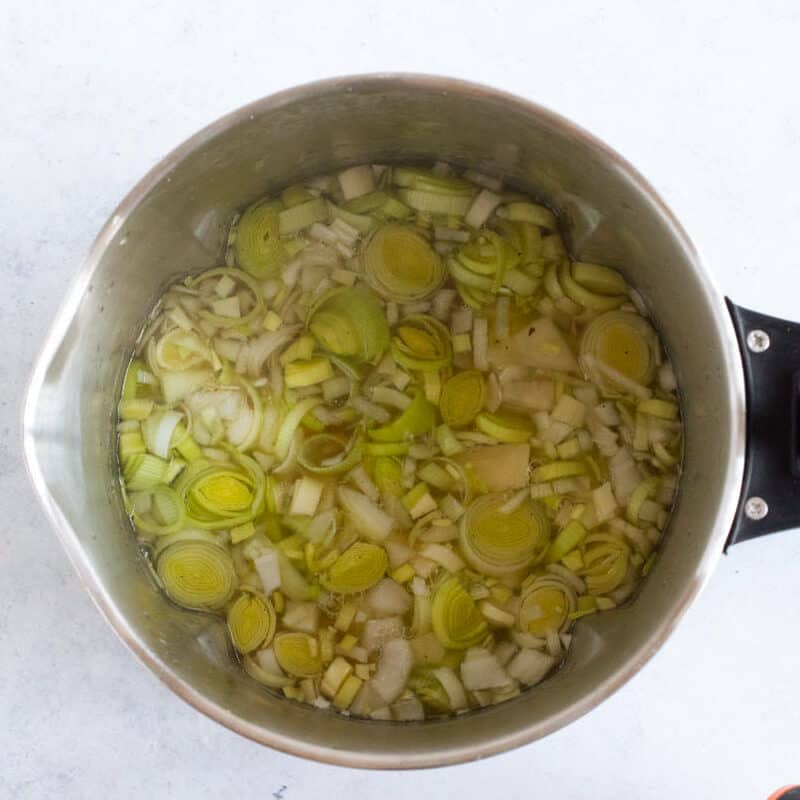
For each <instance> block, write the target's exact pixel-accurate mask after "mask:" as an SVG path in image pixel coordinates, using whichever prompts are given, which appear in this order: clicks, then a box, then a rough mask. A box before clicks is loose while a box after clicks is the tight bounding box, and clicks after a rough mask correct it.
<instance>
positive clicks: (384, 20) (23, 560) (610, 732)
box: [0, 0, 800, 800]
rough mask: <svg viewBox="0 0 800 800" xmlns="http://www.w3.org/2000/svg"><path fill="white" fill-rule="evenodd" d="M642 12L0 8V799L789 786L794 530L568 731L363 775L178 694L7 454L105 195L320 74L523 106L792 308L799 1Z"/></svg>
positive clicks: (737, 559)
mask: <svg viewBox="0 0 800 800" xmlns="http://www.w3.org/2000/svg"><path fill="white" fill-rule="evenodd" d="M654 5H655V4H651V3H642V2H635V3H633V2H609V3H604V4H598V3H597V2H594V1H592V2H566V1H565V2H560V3H546V4H545V3H542V4H535V3H531V2H520V3H517V4H513V3H501V2H492V1H491V0H484V1H483V2H480V3H473V2H471V1H468V0H461V1H460V2H435V0H434V2H431V1H430V0H427V1H426V2H416V0H413V1H412V0H406V2H403V3H386V4H384V3H377V2H374V3H367V2H354V0H343V1H342V2H338V3H331V2H328V3H311V2H304V1H303V0H292V2H287V3H271V2H263V0H262V1H261V2H240V3H231V4H224V3H217V2H199V1H198V0H195V2H188V1H187V0H181V1H180V2H172V3H159V2H155V0H152V1H151V2H146V3H125V4H122V3H114V2H110V3H109V2H83V3H73V4H70V3H63V2H55V1H54V0H48V1H47V2H43V1H41V0H40V1H39V2H34V1H33V0H30V1H29V2H26V3H21V2H20V3H17V2H14V0H11V2H10V3H8V2H6V3H4V4H2V12H1V13H0V85H2V87H3V98H2V104H0V175H2V187H1V188H0V279H1V280H2V292H1V293H0V320H2V330H3V334H4V340H5V342H4V343H5V347H4V354H3V357H2V358H0V519H2V523H0V797H3V798H6V797H8V798H26V799H27V798H37V799H38V798H56V797H57V798H59V800H71V799H72V798H104V797H113V798H128V797H153V798H162V797H174V798H190V797H191V798H212V797H232V796H236V797H243V798H244V797H254V798H271V797H272V796H275V797H282V798H285V799H286V800H295V799H296V798H297V799H299V798H304V799H305V798H320V797H324V796H329V795H330V796H336V797H358V798H373V797H381V798H384V800H389V798H405V797H411V796H422V797H459V798H464V800H466V799H467V798H478V797H485V796H490V795H498V796H501V797H503V798H508V800H511V799H512V798H523V797H524V798H530V797H542V796H548V797H558V798H587V797H591V798H594V799H595V800H605V798H609V799H610V798H623V797H624V798H637V800H638V799H642V798H666V797H681V798H705V797H711V796H714V797H725V798H730V799H731V800H733V799H734V798H766V797H767V795H768V794H769V793H770V791H772V790H774V789H776V788H777V787H779V786H781V785H784V784H786V783H790V782H792V781H794V782H798V781H800V702H798V700H800V697H799V695H800V690H799V689H798V687H799V686H800V677H799V676H800V672H798V664H800V637H798V636H797V620H798V619H799V618H800V592H798V591H797V585H798V576H799V575H800V533H798V532H791V533H786V534H782V535H777V536H773V537H770V538H768V539H766V540H764V541H761V542H755V543H750V544H746V545H743V546H740V547H737V548H734V549H733V550H732V551H731V554H730V555H729V556H728V557H727V558H725V559H723V560H722V561H721V563H720V565H719V567H718V570H717V572H716V574H715V576H714V578H713V579H712V582H711V584H710V586H709V588H708V589H707V591H706V592H705V594H703V596H702V597H701V598H700V599H699V601H698V602H697V603H696V605H695V606H694V607H693V608H692V609H691V611H690V612H689V614H688V615H687V617H686V619H685V622H684V623H683V624H682V625H681V627H680V628H679V630H678V631H677V633H676V634H675V635H674V637H673V638H672V639H671V641H670V642H669V643H668V644H667V646H666V647H665V648H664V649H663V651H662V652H661V653H660V654H659V655H658V656H657V657H656V658H655V659H654V660H653V662H652V663H651V664H650V665H649V666H648V667H647V668H646V669H645V670H644V671H643V672H642V673H641V674H640V675H639V676H638V677H637V678H635V679H634V680H633V681H632V682H631V683H630V684H628V685H627V686H626V687H625V688H624V689H623V690H622V691H620V692H619V693H618V694H617V695H616V696H614V697H613V698H611V699H610V700H609V701H607V702H606V703H605V704H604V705H603V706H601V707H600V708H599V709H598V710H596V711H594V712H593V713H591V714H590V715H589V716H588V717H585V718H584V719H582V720H580V721H578V722H577V723H575V724H573V725H572V726H570V727H569V728H567V729H565V730H563V731H561V732H560V733H558V734H556V735H554V736H552V737H550V738H548V739H546V740H544V741H542V742H539V743H537V744H534V745H532V746H530V747H527V748H523V749H521V750H518V751H516V752H513V753H510V754H506V755H502V756H499V757H496V758H493V759H491V760H489V761H487V762H484V763H480V764H472V765H466V766H461V767H455V768H449V769H443V770H437V771H433V772H429V773H426V774H419V773H417V774H411V773H399V772H398V773H369V772H361V771H355V770H342V769H335V768H332V767H326V766H321V765H317V764H311V763H305V762H302V761H299V760H297V759H294V758H290V757H287V756H284V755H281V754H278V753H275V752H271V751H269V750H266V749H264V748H261V747H259V746H257V745H255V744H252V743H251V742H249V741H246V740H244V739H241V738H239V737H237V736H235V735H234V734H232V733H230V732H229V731H227V730H226V729H223V728H221V727H220V726H218V725H216V724H215V723H212V722H211V721H209V720H207V719H205V718H204V717H201V716H200V715H199V714H197V713H196V712H195V711H193V710H192V709H190V708H189V707H188V706H186V705H184V704H183V703H182V702H181V701H180V700H178V699H177V698H176V697H174V696H173V695H172V694H171V693H170V692H168V691H167V689H165V688H164V687H163V686H162V685H161V684H160V683H159V682H158V681H157V680H156V678H155V677H154V676H153V675H151V674H150V673H149V672H148V671H147V670H146V669H145V668H144V667H143V666H141V665H140V664H139V663H138V662H137V661H136V660H135V659H134V658H133V657H132V656H131V655H130V654H129V653H128V652H127V651H126V650H125V649H124V648H123V647H122V645H121V644H120V643H119V642H118V641H117V640H116V638H115V636H114V635H113V633H112V632H111V630H110V629H109V628H108V627H107V626H106V624H105V623H104V622H103V621H102V619H101V618H100V616H99V614H98V613H97V612H96V611H95V609H94V608H93V607H92V604H91V602H90V601H89V599H88V598H87V596H86V595H85V594H84V593H83V591H82V589H81V587H80V586H79V584H78V581H77V579H76V578H75V576H74V574H73V572H72V570H71V568H70V567H69V565H68V563H67V561H66V559H65V557H64V555H63V553H62V552H61V549H60V547H59V545H58V543H57V541H56V538H55V536H54V534H53V533H52V531H51V530H50V528H49V526H48V525H47V523H46V522H45V520H44V516H43V514H42V513H41V512H40V510H39V508H38V506H37V504H36V502H35V501H34V499H33V496H32V493H31V491H30V489H29V486H28V482H27V477H26V475H25V471H24V467H23V465H22V463H21V454H20V435H19V419H20V402H21V399H22V394H23V389H24V385H25V383H26V380H27V375H28V372H29V369H30V366H31V363H32V359H33V357H34V355H35V353H36V351H37V349H38V347H39V344H40V342H41V340H42V337H43V335H44V332H45V330H46V328H47V326H48V324H49V320H50V319H51V317H52V315H53V312H54V310H55V309H56V307H57V306H58V303H59V299H60V297H61V295H62V293H63V290H64V287H65V286H66V285H67V283H68V282H69V280H70V278H71V276H72V275H73V274H74V272H75V271H76V269H77V267H78V265H79V264H80V261H81V259H82V257H83V255H84V253H85V252H86V251H87V249H88V247H89V245H90V243H91V241H92V238H93V236H94V234H95V232H96V231H97V229H98V228H99V227H100V225H101V224H102V222H103V221H104V220H105V218H106V216H107V215H108V214H109V212H110V211H111V209H112V208H113V207H114V205H115V204H116V202H117V201H118V200H119V198H121V196H122V195H123V194H124V193H125V192H126V191H127V190H128V189H129V188H130V187H131V185H132V184H133V183H134V182H135V181H136V180H137V179H138V178H139V177H140V176H141V175H142V174H143V173H144V172H145V171H146V170H147V169H148V168H149V167H150V166H151V165H152V164H153V163H154V162H155V161H156V160H157V159H159V158H160V157H161V156H162V155H163V154H164V153H165V152H166V151H167V150H169V149H171V148H172V147H173V146H174V145H176V144H177V143H178V142H180V141H181V140H182V139H184V138H185V137H187V136H188V135H190V134H191V133H192V132H194V131H195V130H196V129H198V128H199V127H201V126H203V125H205V124H206V123H207V122H209V121H210V120H212V119H214V118H216V117H217V116H219V115H221V114H223V113H224V112H227V111H229V110H231V109H233V108H235V107H237V106H239V105H241V104H242V103H244V102H246V101H249V100H251V99H254V98H256V97H259V96H261V95H264V94H268V93H270V92H273V91H275V90H277V89H281V88H284V87H286V86H289V85H292V84H296V83H301V82H304V81H307V80H311V79H314V78H319V77H325V76H330V75H335V74H344V73H356V72H364V71H377V70H408V71H424V72H432V73H442V74H450V75H454V76H458V77H464V78H468V79H472V80H477V81H481V82H485V83H489V84H493V85H495V86H498V87H500V88H503V89H507V90H510V91H512V92H516V93H518V94H521V95H525V96H528V97H531V98H533V99H535V100H538V101H540V102H542V103H544V104H545V105H548V106H550V107H552V108H554V109H556V110H558V111H560V112H562V113H563V114H565V115H567V116H568V117H571V118H572V119H574V120H575V121H577V122H579V123H581V124H583V125H584V126H586V127H587V128H589V129H590V130H592V131H593V132H594V133H596V134H597V135H599V136H600V137H601V138H602V139H605V140H606V141H607V142H608V143H609V144H611V145H612V146H613V147H615V148H616V149H618V150H619V151H621V152H622V153H623V154H625V155H626V156H627V157H628V158H629V159H630V160H631V161H632V162H633V163H634V164H635V165H637V166H638V167H639V168H640V169H641V170H642V172H644V174H645V175H646V176H647V177H648V178H649V179H650V180H651V181H652V182H653V183H654V185H655V186H656V188H657V189H658V190H659V191H661V192H662V193H663V194H664V195H665V197H666V199H667V201H668V202H669V203H670V204H671V205H672V208H673V209H674V211H675V212H676V213H677V214H678V216H679V217H680V218H681V219H682V221H683V222H684V223H685V225H686V227H687V228H688V230H689V232H690V233H691V234H692V235H693V236H694V238H695V240H696V242H697V244H698V245H699V247H700V249H701V250H702V251H703V252H704V254H705V257H706V261H707V263H708V266H709V268H710V269H711V271H712V272H713V273H714V275H715V277H716V278H717V280H718V282H719V284H720V286H721V288H722V289H723V290H724V291H725V292H726V293H727V294H730V295H731V296H732V297H733V298H734V299H736V300H738V301H739V302H741V303H743V304H746V305H749V306H750V307H753V308H758V309H759V310H761V311H764V312H766V313H772V314H775V315H778V316H783V317H789V318H791V317H792V316H794V317H795V318H796V317H798V316H800V311H798V304H797V300H796V298H797V295H798V290H800V278H798V269H799V268H800V263H799V262H798V255H797V253H796V247H795V243H794V238H793V234H794V231H795V230H796V228H797V225H798V221H800V192H798V190H797V186H798V179H799V178H800V175H798V171H799V169H800V156H799V155H798V152H800V150H799V148H800V102H798V99H797V92H796V91H795V90H796V79H797V75H798V73H800V49H798V46H797V41H798V37H800V8H798V6H797V4H796V3H794V2H792V0H785V2H778V1H777V0H761V1H760V2H738V1H737V0H724V1H720V0H715V1H714V2H711V0H706V2H704V3H697V2H695V1H694V0H673V2H670V3H662V4H658V5H659V6H660V8H659V9H656V8H654V7H653V6H654ZM380 6H385V9H383V10H380V11H379V10H377V9H378V8H379V7H380ZM687 335H691V332H690V331H687Z"/></svg>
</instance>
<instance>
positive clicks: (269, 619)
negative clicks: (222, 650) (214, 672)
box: [228, 592, 276, 653]
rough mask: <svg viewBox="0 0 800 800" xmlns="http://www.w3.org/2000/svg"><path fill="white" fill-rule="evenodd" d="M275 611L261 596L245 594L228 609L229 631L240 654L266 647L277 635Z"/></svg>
mask: <svg viewBox="0 0 800 800" xmlns="http://www.w3.org/2000/svg"><path fill="white" fill-rule="evenodd" d="M275 625H276V619H275V609H274V608H273V606H272V603H270V601H269V600H268V599H267V598H265V597H260V596H259V595H256V594H252V593H250V592H244V593H243V594H241V595H240V596H239V598H238V599H237V600H236V602H235V603H234V604H233V605H232V606H231V607H230V608H229V609H228V630H229V631H230V634H231V640H232V641H233V646H234V647H235V648H236V649H237V650H238V651H239V652H240V653H252V652H253V650H258V649H259V648H261V647H266V646H267V645H268V644H269V643H270V642H271V641H272V637H273V636H274V635H275Z"/></svg>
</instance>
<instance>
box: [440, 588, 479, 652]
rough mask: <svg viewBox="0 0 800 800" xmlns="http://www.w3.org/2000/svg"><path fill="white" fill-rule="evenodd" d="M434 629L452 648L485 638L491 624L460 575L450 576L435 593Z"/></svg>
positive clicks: (469, 644) (465, 647) (446, 645)
mask: <svg viewBox="0 0 800 800" xmlns="http://www.w3.org/2000/svg"><path fill="white" fill-rule="evenodd" d="M431 620H432V623H433V632H434V633H435V634H436V638H437V639H438V640H439V642H440V643H441V644H442V646H443V647H446V648H448V649H451V650H466V649H467V648H469V647H474V646H475V645H477V644H479V643H480V642H481V641H483V638H484V637H485V636H486V634H487V633H488V631H489V626H488V624H487V623H486V620H485V619H484V618H483V615H482V614H481V612H480V611H479V610H478V606H477V605H476V604H475V601H474V600H473V599H472V597H470V594H469V592H468V591H467V590H466V589H465V588H464V587H463V586H462V584H461V581H459V579H458V578H456V577H455V576H454V577H451V578H448V579H447V580H446V581H445V582H444V583H443V584H442V585H441V586H440V587H439V588H438V589H437V590H436V594H435V595H434V596H433V608H432V617H431Z"/></svg>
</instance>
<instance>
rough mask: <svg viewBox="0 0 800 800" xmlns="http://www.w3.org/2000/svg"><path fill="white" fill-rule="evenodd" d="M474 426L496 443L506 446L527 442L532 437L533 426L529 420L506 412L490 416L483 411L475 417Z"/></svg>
mask: <svg viewBox="0 0 800 800" xmlns="http://www.w3.org/2000/svg"><path fill="white" fill-rule="evenodd" d="M475 426H476V427H477V429H478V430H479V431H483V433H485V434H488V435H489V436H491V437H493V438H495V439H497V441H498V442H505V443H507V444H513V443H515V442H527V441H528V439H530V438H531V436H533V425H532V424H531V422H530V419H529V418H527V417H523V416H520V415H517V414H511V413H508V412H503V413H497V414H490V413H489V412H488V411H483V412H481V413H480V414H478V416H477V417H476V419H475Z"/></svg>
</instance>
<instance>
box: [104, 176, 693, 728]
mask: <svg viewBox="0 0 800 800" xmlns="http://www.w3.org/2000/svg"><path fill="white" fill-rule="evenodd" d="M225 262H226V263H225V265H224V266H220V267H218V268H215V269H212V270H207V271H205V272H202V273H200V274H197V275H193V276H191V277H190V278H187V279H186V280H185V281H183V282H182V283H180V284H176V285H174V286H172V287H171V288H170V289H169V290H168V291H167V292H166V293H165V294H164V296H163V297H162V298H161V299H160V301H159V303H158V305H157V307H156V309H155V310H154V312H153V315H152V317H151V319H150V320H149V321H148V323H147V325H146V327H145V330H144V332H143V335H142V337H141V339H140V344H139V346H138V348H137V352H136V353H135V354H134V358H133V360H132V362H131V365H130V367H129V369H128V372H127V375H126V380H125V383H124V386H123V390H122V397H121V398H120V404H119V422H118V430H119V455H120V465H121V480H122V483H123V487H124V496H125V502H126V506H127V508H128V511H129V513H130V515H131V519H132V521H133V525H134V528H135V530H136V534H137V536H138V537H139V539H140V541H141V542H142V543H144V544H145V545H146V546H147V548H148V551H149V553H150V558H151V561H152V564H153V567H154V572H155V574H156V576H157V579H158V581H159V582H160V584H161V586H162V587H163V589H164V591H165V592H166V594H167V595H168V596H169V598H170V599H171V600H172V601H173V602H175V603H177V604H178V605H181V606H183V607H186V608H191V609H197V610H199V611H203V612H210V613H215V614H219V615H220V616H222V617H224V618H225V619H226V620H227V624H228V628H229V631H230V634H231V639H232V643H233V646H234V647H235V649H236V651H237V653H238V654H239V656H240V659H241V663H242V665H243V667H244V669H245V670H246V671H247V672H248V673H249V675H250V676H251V677H252V678H254V679H255V680H257V681H259V682H261V683H262V684H264V685H265V686H266V687H269V689H270V690H273V691H277V692H281V693H282V694H283V695H285V696H286V697H288V698H291V699H294V700H297V701H301V702H305V703H309V704H312V705H314V706H317V707H320V708H332V709H334V710H337V711H339V712H342V713H346V714H352V715H358V716H364V717H372V718H375V719H384V720H397V721H401V720H415V719H424V718H425V717H427V716H438V715H442V714H451V713H458V712H461V711H464V710H467V709H470V708H476V707H481V706H486V705H490V704H493V703H498V702H501V701H503V700H506V699H508V698H510V697H513V696H515V695H517V694H519V692H521V691H523V690H525V689H526V688H527V687H531V686H534V685H535V684H537V683H539V682H540V681H542V680H543V679H545V678H546V677H547V676H548V675H549V674H550V673H551V672H552V671H553V670H554V669H556V668H557V666H558V665H559V663H561V662H562V661H563V659H564V658H565V656H566V654H567V651H568V649H569V647H570V644H571V641H572V639H573V637H574V636H580V635H581V632H580V624H579V623H578V624H577V626H576V621H578V620H580V618H581V617H583V616H586V615H589V614H595V613H600V612H609V613H613V609H614V608H615V607H616V606H618V605H619V604H621V603H623V602H625V600H626V599H628V598H629V597H630V596H631V594H632V593H633V591H634V590H635V588H636V587H637V585H638V583H639V582H640V581H641V580H642V578H643V577H644V576H645V575H646V574H647V573H648V572H649V570H650V569H651V567H652V565H653V563H654V559H655V557H656V549H657V546H658V543H659V541H660V538H661V536H662V532H663V531H664V529H665V526H666V524H667V521H668V517H669V510H670V507H671V505H672V502H673V498H674V494H675V490H676V486H677V477H678V469H679V463H680V456H681V447H682V426H681V419H680V410H679V404H678V399H677V394H676V386H675V379H674V376H673V373H672V369H671V367H670V365H669V362H668V361H667V358H666V356H665V353H664V351H663V348H662V346H661V343H660V341H659V338H658V335H657V333H656V331H655V330H654V328H653V327H652V324H651V323H650V322H649V321H648V319H647V316H646V312H645V309H644V306H643V304H642V302H641V299H640V298H639V297H638V295H637V294H636V293H635V291H633V290H631V289H630V287H629V286H628V285H627V284H626V282H625V280H624V279H623V277H622V276H621V274H620V273H619V272H617V271H616V270H615V269H614V268H613V266H607V265H598V264H590V263H585V262H579V261H578V262H576V261H574V260H572V259H571V258H570V256H569V254H568V253H567V251H566V248H565V246H564V243H563V241H562V239H561V236H560V234H559V230H558V224H557V219H556V217H555V216H554V215H553V213H552V212H551V211H550V210H549V209H547V208H545V207H543V206H541V205H537V204H536V203H534V202H533V201H532V200H531V199H530V198H528V197H526V196H524V195H521V194H518V193H516V192H511V191H507V190H505V189H504V188H503V187H502V185H501V184H500V182H499V181H497V180H496V179H494V178H491V177H489V176H484V175H480V174H476V173H472V172H467V173H464V174H463V175H459V174H456V173H455V171H454V170H452V169H451V168H450V167H448V166H447V165H444V164H437V165H435V166H434V168H433V169H432V170H427V169H419V168H416V167H397V166H395V167H392V168H387V167H382V166H371V165H364V166H359V167H354V168H351V169H348V170H345V171H344V172H343V173H340V174H339V175H336V176H321V177H319V178H315V179H313V180H309V181H307V182H306V183H304V184H301V185H297V186H292V187H289V188H287V189H286V190H284V191H283V192H282V193H281V194H280V195H279V196H275V197H269V198H265V199H263V200H260V201H258V202H257V203H255V204H253V205H252V206H250V207H248V208H247V209H245V210H244V212H243V213H242V214H241V215H240V216H238V217H237V218H236V219H235V220H233V221H232V224H231V233H230V237H229V245H228V249H227V253H226V259H225ZM534 691H535V689H534Z"/></svg>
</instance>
